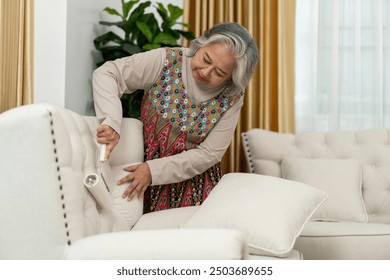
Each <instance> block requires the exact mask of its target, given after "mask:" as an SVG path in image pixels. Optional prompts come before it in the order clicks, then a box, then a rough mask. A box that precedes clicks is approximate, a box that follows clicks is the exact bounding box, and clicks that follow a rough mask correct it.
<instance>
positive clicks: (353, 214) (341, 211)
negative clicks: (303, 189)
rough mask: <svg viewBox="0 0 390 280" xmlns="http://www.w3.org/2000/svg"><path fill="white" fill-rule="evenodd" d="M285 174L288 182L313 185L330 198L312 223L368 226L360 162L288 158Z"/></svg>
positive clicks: (283, 168) (284, 166)
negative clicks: (340, 222) (319, 221)
mask: <svg viewBox="0 0 390 280" xmlns="http://www.w3.org/2000/svg"><path fill="white" fill-rule="evenodd" d="M282 174H283V178H285V179H288V180H293V181H298V182H302V183H305V184H308V185H311V186H313V187H315V188H318V189H320V190H322V191H324V192H325V193H327V194H328V196H329V197H328V199H327V200H326V201H325V202H324V204H322V205H321V207H320V208H319V209H318V210H317V211H316V213H314V215H313V216H312V218H311V219H312V220H324V221H346V222H348V221H349V222H363V223H366V222H367V219H368V217H367V213H366V209H365V206H364V201H363V197H362V184H361V168H360V165H359V162H358V161H357V160H355V159H302V158H285V159H283V161H282Z"/></svg>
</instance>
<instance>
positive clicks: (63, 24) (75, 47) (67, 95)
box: [34, 0, 183, 115]
mask: <svg viewBox="0 0 390 280" xmlns="http://www.w3.org/2000/svg"><path fill="white" fill-rule="evenodd" d="M155 2H162V3H164V4H165V5H167V4H168V3H173V4H174V5H177V6H179V7H183V0H170V1H166V0H164V1H162V0H160V1H158V0H154V1H152V3H155ZM120 5H121V1H120V0H98V1H97V0H35V38H34V39H35V46H34V47H35V49H34V55H35V62H34V76H35V79H34V95H35V96H34V99H35V103H41V102H48V103H54V104H58V105H61V106H64V107H66V108H68V109H71V110H73V111H75V112H77V113H79V114H82V115H94V109H93V100H92V85H91V77H92V72H93V70H94V69H95V67H96V66H95V65H96V62H97V61H99V60H100V54H99V53H98V52H97V51H96V50H95V49H94V46H93V39H95V38H96V37H97V36H99V35H101V34H103V33H104V32H106V30H107V29H106V27H103V26H101V25H100V24H99V21H100V20H106V21H114V20H115V17H113V16H110V15H108V14H107V13H105V12H103V9H104V7H106V6H109V7H112V8H116V9H118V10H120V9H121V6H120ZM152 5H153V4H152Z"/></svg>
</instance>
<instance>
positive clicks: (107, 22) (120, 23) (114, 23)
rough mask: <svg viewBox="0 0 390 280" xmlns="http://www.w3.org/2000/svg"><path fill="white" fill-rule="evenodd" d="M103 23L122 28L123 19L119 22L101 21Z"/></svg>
mask: <svg viewBox="0 0 390 280" xmlns="http://www.w3.org/2000/svg"><path fill="white" fill-rule="evenodd" d="M99 23H100V24H101V25H105V26H113V25H114V26H118V27H119V28H122V26H123V21H117V22H110V21H99Z"/></svg>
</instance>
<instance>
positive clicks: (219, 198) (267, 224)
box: [181, 173, 327, 257]
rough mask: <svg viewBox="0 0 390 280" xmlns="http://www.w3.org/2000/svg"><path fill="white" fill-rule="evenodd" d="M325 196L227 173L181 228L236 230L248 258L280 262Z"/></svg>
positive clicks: (300, 187)
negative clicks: (244, 246) (261, 258)
mask: <svg viewBox="0 0 390 280" xmlns="http://www.w3.org/2000/svg"><path fill="white" fill-rule="evenodd" d="M326 197H327V195H326V194H325V193H324V192H322V191H319V190H317V189H315V188H313V187H311V186H308V185H306V184H302V183H298V182H292V181H288V180H284V179H281V178H277V177H271V176H264V175H258V174H247V173H230V174H227V175H225V176H223V177H222V179H221V181H220V182H219V183H218V184H217V186H215V188H214V189H213V190H212V192H211V193H210V195H209V197H208V198H207V199H206V200H205V201H204V202H203V204H202V205H201V206H200V207H199V210H198V211H197V212H195V214H194V215H193V216H192V217H190V218H189V219H188V220H187V221H186V222H185V223H184V224H183V225H182V226H181V227H182V228H228V229H238V230H241V231H242V232H243V233H244V236H245V238H246V241H247V243H248V250H249V253H250V254H257V255H269V256H277V257H284V256H286V255H288V254H289V253H290V251H291V250H292V248H293V246H294V243H295V240H296V238H297V237H298V236H299V234H300V233H301V231H302V229H303V226H304V225H305V224H306V222H307V221H308V220H309V218H310V216H311V215H312V214H313V213H314V212H315V211H316V210H317V208H318V207H319V206H320V205H321V204H322V203H323V202H324V200H325V199H326Z"/></svg>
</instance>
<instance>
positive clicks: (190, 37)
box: [175, 29, 195, 40]
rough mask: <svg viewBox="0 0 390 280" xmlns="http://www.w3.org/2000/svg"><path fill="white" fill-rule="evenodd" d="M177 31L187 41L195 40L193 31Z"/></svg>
mask: <svg viewBox="0 0 390 280" xmlns="http://www.w3.org/2000/svg"><path fill="white" fill-rule="evenodd" d="M175 31H176V32H178V33H180V34H181V35H182V36H183V37H184V38H186V39H187V40H193V39H195V35H194V33H192V32H191V31H184V30H179V29H176V30H175Z"/></svg>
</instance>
